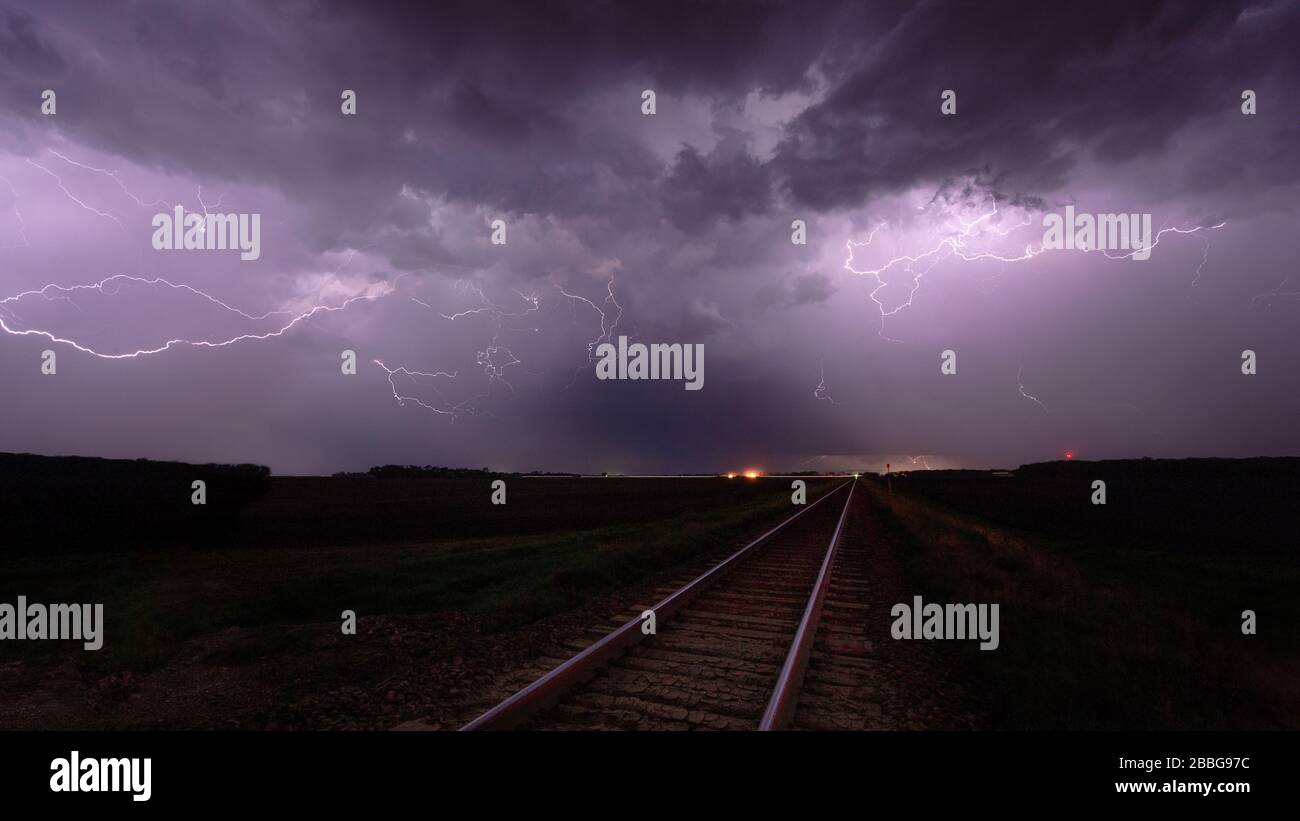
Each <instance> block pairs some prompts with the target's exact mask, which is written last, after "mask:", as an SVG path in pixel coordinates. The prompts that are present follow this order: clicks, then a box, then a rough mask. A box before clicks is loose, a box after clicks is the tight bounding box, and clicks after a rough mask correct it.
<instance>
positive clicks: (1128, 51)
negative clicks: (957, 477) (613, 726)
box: [0, 0, 1300, 473]
mask: <svg viewBox="0 0 1300 821" xmlns="http://www.w3.org/2000/svg"><path fill="white" fill-rule="evenodd" d="M1297 42H1300V4H1297V3H1294V2H1276V3H1272V2H1260V3H1248V2H1227V1H1225V2H1216V3H1204V4H1201V3H1183V2H1167V3H1160V2H1134V0H1126V1H1125V2H1116V3H1110V2H1093V3H1086V4H1070V5H1069V6H1058V4H1048V3H1041V2H1033V3H1030V2H1027V3H998V4H990V3H978V4H977V3H953V4H902V3H900V4H891V3H878V2H872V3H863V2H857V1H856V0H854V1H853V2H843V3H790V4H788V5H778V4H759V3H753V4H721V3H719V4H698V3H690V4H686V3H682V4H673V3H653V4H652V3H621V2H610V3H596V2H572V3H564V2H560V3H547V4H496V3H491V2H484V0H474V1H473V2H464V3H446V2H439V3H435V4H425V3H409V4H373V3H366V4H362V3H351V2H274V3H267V2H223V3H202V4H200V3H190V2H183V3H175V2H167V3H162V2H160V3H125V4H124V3H101V2H85V3H62V2H58V3H36V2H30V3H24V2H18V3H14V2H0V299H2V300H4V301H3V302H0V323H3V325H4V328H5V329H6V330H7V332H6V333H0V385H2V388H0V420H2V422H3V424H0V450H3V451H32V452H38V453H60V454H83V455H103V456H117V457H152V458H168V459H183V460H187V461H251V462H260V463H263V464H268V465H270V466H271V467H272V468H273V469H275V470H276V471H278V472H287V473H295V472H331V471H335V470H344V469H363V468H365V467H367V466H370V465H373V464H381V463H388V462H400V463H421V464H424V463H433V464H447V465H468V466H488V467H492V468H498V469H519V470H530V469H549V470H580V471H603V470H608V471H624V472H655V471H710V470H723V469H728V468H740V467H747V466H758V467H764V468H768V469H775V468H785V469H812V468H823V467H824V468H838V467H846V466H859V465H862V466H874V465H879V464H881V463H883V462H886V461H889V462H892V463H894V464H895V466H899V465H903V466H910V465H911V464H913V462H912V459H915V460H916V461H915V464H917V465H918V466H920V465H929V466H932V467H941V466H950V465H961V466H1014V465H1017V464H1020V463H1023V462H1030V461H1041V460H1046V459H1053V458H1059V456H1060V455H1061V454H1062V453H1063V452H1064V451H1065V450H1067V449H1070V450H1073V451H1074V452H1075V453H1076V454H1077V456H1078V457H1079V458H1094V459H1095V458H1119V457H1138V456H1210V455H1214V456H1254V455H1300V434H1298V433H1297V430H1296V421H1295V420H1296V418H1297V413H1298V412H1300V368H1298V367H1297V364H1298V363H1300V351H1298V350H1297V342H1300V326H1298V325H1297V319H1300V271H1297V269H1296V260H1297V259H1300V230H1297V228H1300V226H1298V225H1297V215H1296V205H1297V202H1300V197H1297V194H1298V193H1300V117H1298V116H1297V115H1298V114H1300V108H1298V107H1297V100H1298V99H1300V98H1298V92H1300V50H1298V49H1297V48H1296V45H1295V44H1296V43H1297ZM44 89H52V90H54V91H55V92H56V94H57V109H56V113H55V114H54V115H53V116H46V115H43V114H42V113H41V92H42V91H43V90H44ZM343 89H353V90H355V91H356V92H357V95H358V104H357V114H356V115H355V116H345V115H343V114H342V113H341V111H340V93H341V92H342V90H343ZM644 89H653V90H654V91H655V92H656V95H657V100H656V103H657V111H656V113H655V114H654V115H653V116H644V115H643V114H642V113H641V92H642V91H643V90H644ZM945 89H953V90H955V91H956V92H957V114H956V115H954V116H944V115H942V114H941V113H940V102H941V100H940V94H941V92H942V91H943V90H945ZM1245 89H1251V90H1253V91H1255V92H1256V94H1257V99H1258V113H1257V114H1255V115H1253V116H1246V115H1243V114H1242V112H1241V94H1242V91H1243V90H1245ZM176 204H179V205H181V206H183V207H184V209H186V210H187V211H195V212H200V213H201V212H202V211H203V210H204V208H205V207H206V208H207V209H208V210H209V211H212V212H214V213H256V214H260V215H261V225H262V228H261V257H260V259H258V260H256V261H241V260H240V259H239V256H238V253H237V252H220V251H184V252H177V251H158V250H154V248H153V247H152V246H151V243H150V240H151V237H152V235H153V229H152V227H151V220H152V218H153V216H154V215H155V214H157V213H159V212H170V211H171V209H172V207H173V206H174V205H176ZM1066 205H1074V206H1075V208H1076V209H1077V210H1079V211H1081V212H1089V213H1109V212H1125V213H1130V212H1136V213H1149V214H1151V215H1152V221H1153V224H1154V226H1155V228H1156V229H1157V230H1160V229H1166V233H1164V234H1161V235H1160V240H1159V244H1158V245H1157V246H1156V247H1155V248H1154V250H1153V252H1152V255H1151V259H1149V260H1146V261H1137V260H1133V259H1111V258H1107V257H1106V256H1105V255H1103V254H1102V253H1083V252H1079V251H1066V250H1061V251H1043V250H1042V249H1041V248H1040V244H1041V241H1042V238H1043V229H1042V217H1043V215H1044V213H1045V212H1053V213H1061V212H1063V209H1064V208H1065V206H1066ZM494 219H502V220H505V221H506V223H507V226H508V227H507V244H506V245H504V246H494V245H492V244H491V242H490V241H489V237H490V227H489V225H490V223H491V222H492V221H493V220H494ZM795 219H802V220H804V221H805V222H806V224H807V237H808V241H807V244H806V245H794V244H792V243H791V242H790V234H791V228H790V225H791V221H792V220H795ZM1215 226H1217V227H1215ZM1170 229H1174V230H1170ZM1183 232H1187V233H1183ZM850 240H852V241H853V242H854V243H869V244H862V245H858V246H855V247H854V248H853V249H852V258H851V259H850V246H849V241H850ZM1026 248H1029V249H1030V251H1029V252H1028V253H1026ZM1112 256H1113V255H1112ZM894 259H898V260H901V261H897V262H894V263H893V264H890V261H891V260H894ZM909 260H910V264H909ZM1004 260H1010V261H1004ZM846 262H847V263H848V267H846ZM110 278H112V279H110ZM155 279H160V280H162V281H160V282H157V283H154V284H149V283H148V282H145V280H155ZM101 282H102V283H103V284H102V285H97V283H101ZM52 284H53V285H57V286H60V288H62V289H72V290H59V289H55V288H45V286H48V285H52ZM76 286H86V287H82V288H77V287H76ZM42 289H44V290H42ZM610 293H612V294H613V299H608V298H607V296H608V294H610ZM313 310H314V313H313ZM601 311H603V312H604V319H603V321H602V315H601V313H600V312H601ZM308 313H310V315H309V316H305V317H303V318H302V319H300V320H297V321H294V320H295V319H296V318H298V317H300V316H302V315H304V314H308ZM450 317H454V318H450ZM615 321H617V325H616V326H615V324H614V323H615ZM286 325H289V326H290V327H288V329H287V330H284V332H283V333H276V332H277V331H279V330H281V329H282V328H284V326H286ZM619 334H627V335H629V336H632V337H633V338H634V340H638V341H642V342H680V343H703V345H704V349H705V387H704V389H703V390H701V391H686V390H684V389H683V387H682V384H681V383H680V382H630V381H600V380H597V379H596V377H595V373H594V369H593V368H592V366H591V364H590V362H589V358H588V345H589V343H592V342H595V341H599V340H601V339H603V338H610V337H615V338H616V337H617V336H618V335H619ZM232 340H234V341H232ZM169 341H172V344H171V345H170V346H167V347H166V349H165V350H162V351H159V352H157V353H145V354H139V355H135V356H126V357H118V358H112V357H115V356H117V355H120V354H130V353H131V352H134V351H142V350H145V351H147V350H152V349H156V348H160V347H164V346H166V344H167V343H168V342H169ZM195 342H206V343H210V344H207V345H195V344H193V343H195ZM222 343H229V344H222ZM46 349H51V350H54V351H55V352H56V354H57V356H58V360H57V368H58V371H57V374H56V375H54V376H48V375H43V374H42V373H41V371H40V366H41V352H42V351H44V350H46ZM344 349H352V350H355V351H356V352H357V356H358V359H359V364H358V372H357V374H356V375H355V376H345V375H343V374H342V373H340V367H339V365H340V353H341V351H343V350H344ZM946 349H951V350H953V351H955V352H956V354H957V365H958V368H957V374H956V375H953V376H945V375H943V374H941V373H940V355H941V352H942V351H944V350H946ZM1244 349H1252V350H1254V351H1256V353H1257V356H1258V373H1257V374H1255V375H1253V376H1245V375H1243V374H1242V373H1241V367H1240V366H1241V353H1242V351H1243V350H1244ZM374 360H379V361H381V362H382V363H384V367H381V366H380V365H379V364H376V363H375V361H374ZM386 369H392V370H394V371H395V373H394V374H393V375H392V377H391V381H390V375H389V374H388V373H387V372H386ZM400 369H405V370H400ZM410 371H417V372H423V373H426V374H435V373H439V372H443V373H448V374H451V373H454V374H455V376H454V377H451V376H423V377H418V378H415V379H412V378H411V377H410V376H408V375H407V374H408V372H410ZM395 389H396V393H397V394H398V395H400V396H402V397H409V398H407V399H405V401H399V399H398V398H397V397H395V395H394V393H395Z"/></svg>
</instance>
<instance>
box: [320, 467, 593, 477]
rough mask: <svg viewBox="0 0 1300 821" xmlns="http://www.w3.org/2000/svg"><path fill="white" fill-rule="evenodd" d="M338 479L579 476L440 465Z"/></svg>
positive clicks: (343, 474) (374, 471) (379, 470)
mask: <svg viewBox="0 0 1300 821" xmlns="http://www.w3.org/2000/svg"><path fill="white" fill-rule="evenodd" d="M334 475H335V476H337V477H342V478H349V479H356V478H360V477H363V476H371V477H373V478H375V479H483V478H487V477H496V476H577V475H578V474H576V473H551V472H547V471H540V470H534V471H530V472H528V473H508V472H502V471H499V470H488V469H487V468H446V467H440V466H438V465H379V466H377V467H372V468H371V469H370V470H368V471H366V472H365V473H346V472H340V473H335V474H334Z"/></svg>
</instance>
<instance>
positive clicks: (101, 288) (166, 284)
mask: <svg viewBox="0 0 1300 821" xmlns="http://www.w3.org/2000/svg"><path fill="white" fill-rule="evenodd" d="M122 283H133V284H137V285H145V286H149V287H161V288H166V289H172V290H176V291H183V292H187V293H189V294H192V295H194V296H197V297H199V298H201V299H203V300H206V301H207V302H209V303H211V304H213V305H216V306H217V307H219V308H221V309H223V310H225V311H228V312H230V313H233V314H236V315H238V316H240V317H241V318H243V319H246V320H249V321H252V322H258V321H262V320H265V319H268V318H270V317H273V316H286V317H289V319H288V320H287V321H285V322H282V323H281V324H280V325H279V326H278V327H276V328H275V329H273V330H270V331H265V332H260V333H255V332H247V333H240V334H236V335H234V336H229V337H226V338H222V339H218V340H215V341H214V340H210V339H187V338H183V337H178V338H175V339H169V340H167V341H166V342H164V343H162V344H161V345H157V346H154V347H151V348H139V349H137V350H134V351H128V352H119V353H110V352H107V351H101V350H96V349H95V348H92V347H90V346H89V345H85V344H82V343H80V342H78V341H77V340H75V339H72V338H71V337H65V336H60V335H59V334H58V333H57V332H55V331H53V330H50V329H46V328H33V327H27V328H22V329H20V328H16V327H13V326H12V325H10V324H9V322H6V321H5V320H4V319H3V318H0V331H4V332H5V333H7V334H10V335H12V336H41V337H45V338H46V339H48V340H50V342H53V343H56V344H61V345H67V346H69V347H71V348H73V349H75V350H77V351H80V352H81V353H85V354H90V355H91V356H94V357H97V358H99V359H110V360H114V359H137V358H140V357H145V356H152V355H154V354H160V353H163V352H164V351H168V350H171V349H172V348H174V347H178V346H186V345H188V346H192V347H196V348H224V347H227V346H230V345H235V344H238V343H240V342H246V341H260V340H267V339H275V338H277V337H280V336H283V335H284V334H285V333H287V332H288V331H289V330H290V329H292V328H294V327H295V326H297V325H299V324H300V323H302V322H305V321H306V320H308V319H310V318H312V317H313V316H316V315H317V314H320V313H334V312H338V311H342V310H344V309H346V308H347V307H348V306H349V305H352V304H353V303H355V302H359V301H373V300H377V299H382V298H384V297H386V296H388V295H389V294H391V293H393V291H394V288H395V285H394V284H389V283H381V284H380V285H378V286H377V290H375V289H374V288H367V289H366V290H365V291H363V292H361V293H359V294H356V295H354V296H351V297H349V298H347V299H345V300H343V301H342V302H341V303H339V304H338V305H327V304H318V305H313V306H311V307H309V308H307V309H306V310H301V311H297V312H294V311H287V310H278V311H267V312H266V313H263V314H257V315H254V314H250V313H247V312H246V311H243V310H240V309H238V308H235V307H234V306H232V305H229V304H227V303H226V302H223V301H222V300H220V299H218V298H217V297H215V296H213V295H212V294H209V293H207V292H206V291H202V290H199V289H197V288H194V287H192V286H189V285H185V284H177V283H174V282H171V281H169V280H166V279H162V278H161V277H158V278H153V279H146V278H144V277H139V276H132V275H128V274H118V275H115V276H111V277H106V278H104V279H102V280H100V281H99V282H96V283H93V284H90V285H73V286H61V285H53V284H51V285H46V286H44V287H42V288H38V289H35V290H30V291H23V292H22V293H19V294H15V295H13V296H10V297H5V298H4V299H0V308H3V309H4V311H5V313H7V314H8V315H9V317H10V322H15V323H18V324H23V325H26V324H27V323H25V322H23V321H22V320H21V319H19V317H18V314H17V312H16V311H14V309H13V307H11V306H14V305H16V304H17V303H18V302H19V301H20V300H23V299H27V298H30V297H40V298H43V299H45V300H47V301H50V300H56V299H57V300H65V301H68V302H69V303H71V304H73V305H76V303H75V302H73V301H72V299H71V297H69V296H67V295H68V294H73V293H77V292H79V291H95V292H98V293H100V294H104V295H105V296H117V295H118V294H120V293H121V288H122ZM110 284H111V286H112V290H109V289H108V288H109V286H110Z"/></svg>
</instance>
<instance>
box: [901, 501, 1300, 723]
mask: <svg viewBox="0 0 1300 821" xmlns="http://www.w3.org/2000/svg"><path fill="white" fill-rule="evenodd" d="M876 498H877V500H878V503H880V504H883V505H885V506H887V507H888V508H889V509H890V510H891V511H892V512H893V513H894V514H895V515H896V517H897V518H896V522H897V523H898V526H899V527H900V528H901V534H902V535H903V536H904V538H905V541H906V543H907V550H906V555H905V557H904V562H905V565H904V566H905V572H906V574H907V577H908V581H909V584H910V585H911V586H912V587H913V589H915V590H916V591H917V592H918V593H920V594H922V595H923V596H924V597H925V598H926V599H927V600H930V601H938V602H984V603H998V604H999V605H1000V621H1001V624H1000V628H1001V629H1000V632H1001V646H1000V648H999V649H998V650H996V651H992V652H981V651H979V650H978V649H976V648H975V647H974V645H973V644H968V643H964V642H963V643H960V646H958V647H956V648H955V650H956V652H958V653H960V663H961V666H962V668H963V673H964V677H965V678H966V679H967V680H969V681H970V682H971V683H972V684H973V685H974V687H975V689H976V691H977V692H978V694H979V696H980V697H981V698H982V700H983V701H984V703H985V704H986V705H987V709H988V712H989V719H990V721H991V723H992V724H993V725H994V726H997V727H1003V728H1009V729H1058V728H1059V729H1250V728H1290V729H1295V728H1298V727H1300V632H1298V631H1297V630H1296V627H1297V625H1300V602H1298V601H1297V598H1296V596H1295V591H1296V590H1297V589H1300V570H1298V569H1297V567H1296V563H1295V562H1293V561H1285V560H1279V559H1276V558H1269V557H1242V556H1240V555H1233V553H1234V551H1232V550H1231V549H1230V547H1231V546H1227V547H1228V548H1229V549H1225V553H1224V555H1221V556H1213V555H1205V554H1203V553H1202V554H1186V553H1183V552H1180V551H1179V550H1178V549H1177V548H1176V547H1174V546H1161V545H1151V546H1149V547H1147V548H1145V549H1140V550H1139V549H1133V548H1115V547H1110V546H1108V545H1106V544H1098V543H1087V542H1075V543H1067V542H1063V541H1053V540H1049V539H1046V538H1044V537H1042V536H1037V535H1035V536H1027V535H1025V534H1023V533H1020V532H1017V531H1015V530H1013V529H1011V528H1009V527H1004V526H994V525H990V524H988V523H987V522H984V521H981V520H980V519H978V518H976V517H974V516H970V515H966V514H957V513H954V512H952V511H951V510H949V509H947V508H944V507H942V506H940V505H938V504H935V503H933V502H929V501H925V500H921V499H918V498H915V497H909V496H907V495H905V494H902V493H898V492H895V494H894V495H893V496H892V497H883V496H880V495H878V494H877V496H876ZM1245 609H1253V610H1255V611H1256V614H1257V616H1258V619H1259V631H1258V634H1257V635H1253V636H1245V635H1242V633H1241V611H1242V610H1245ZM954 644H956V643H954Z"/></svg>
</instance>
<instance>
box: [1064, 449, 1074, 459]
mask: <svg viewBox="0 0 1300 821" xmlns="http://www.w3.org/2000/svg"><path fill="white" fill-rule="evenodd" d="M1065 458H1066V459H1073V458H1074V451H1072V450H1067V451H1066V452H1065Z"/></svg>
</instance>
